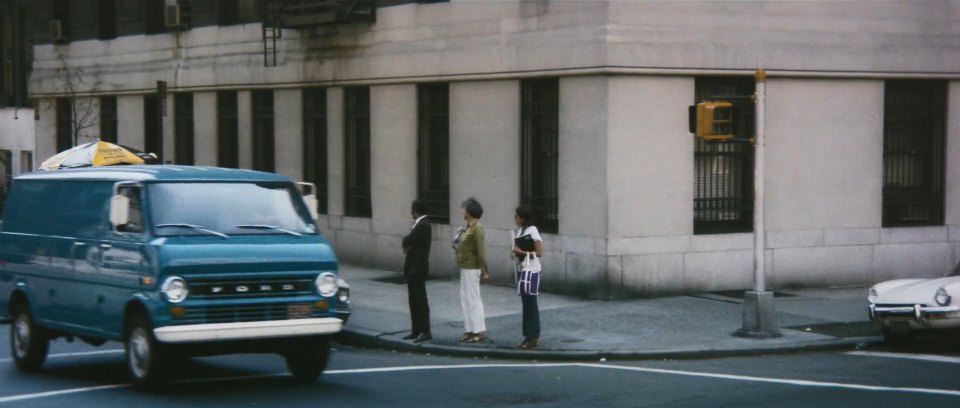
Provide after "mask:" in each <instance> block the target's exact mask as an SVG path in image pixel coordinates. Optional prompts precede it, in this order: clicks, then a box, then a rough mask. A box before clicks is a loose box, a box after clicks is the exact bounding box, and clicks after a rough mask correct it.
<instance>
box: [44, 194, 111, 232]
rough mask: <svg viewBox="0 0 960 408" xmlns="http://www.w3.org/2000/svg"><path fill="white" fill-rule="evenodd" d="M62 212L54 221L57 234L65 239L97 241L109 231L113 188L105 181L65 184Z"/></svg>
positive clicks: (56, 215)
mask: <svg viewBox="0 0 960 408" xmlns="http://www.w3.org/2000/svg"><path fill="white" fill-rule="evenodd" d="M62 184H63V191H62V192H61V194H60V200H59V201H58V202H59V206H60V208H59V209H58V210H57V212H56V213H54V214H53V215H52V217H51V221H53V222H54V224H55V225H56V227H54V232H55V233H57V234H60V235H63V236H72V237H85V238H97V237H99V236H101V235H102V234H103V232H104V231H106V229H107V224H108V220H107V218H108V217H106V215H107V214H109V212H110V208H109V206H110V195H111V194H112V186H111V184H110V183H105V182H102V181H79V180H76V181H67V182H63V183H62Z"/></svg>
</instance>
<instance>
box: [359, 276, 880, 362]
mask: <svg viewBox="0 0 960 408" xmlns="http://www.w3.org/2000/svg"><path fill="white" fill-rule="evenodd" d="M401 276H402V274H401V273H400V272H393V271H382V270H373V269H365V268H359V267H353V266H346V265H345V266H342V269H341V277H343V278H344V279H345V280H346V281H347V282H348V283H349V284H350V288H351V294H352V296H351V307H352V308H353V314H352V316H351V317H350V320H349V321H348V322H347V325H346V326H345V329H344V332H343V333H342V334H341V336H340V341H342V342H345V343H347V344H354V345H360V346H367V347H381V348H386V349H391V350H398V351H416V352H422V353H435V354H444V355H458V356H475V357H494V358H521V359H541V360H563V359H567V360H570V359H574V360H585V359H599V358H612V359H615V358H620V359H653V358H697V357H718V356H732V355H751V354H765V353H778V352H791V351H802V350H814V349H828V348H842V347H850V348H854V347H857V346H858V345H861V344H871V343H878V342H880V341H882V337H881V336H880V332H879V330H878V329H877V328H876V327H874V326H873V325H872V323H870V322H869V321H868V317H867V313H866V310H865V304H866V292H867V288H866V287H850V288H828V289H800V290H785V291H783V292H777V294H776V297H775V308H776V312H777V319H778V320H777V321H778V323H779V327H780V330H781V332H782V333H783V336H781V337H778V338H773V339H748V338H740V337H735V336H733V335H732V333H733V332H735V331H736V330H737V329H739V328H740V327H741V326H742V324H743V323H742V313H743V306H742V303H741V302H742V299H738V297H740V298H742V295H743V292H742V291H731V292H723V293H720V292H717V293H705V294H697V295H687V296H675V297H664V298H656V299H629V300H612V301H603V300H586V299H581V298H574V297H568V296H559V295H551V294H546V293H542V294H541V295H540V299H539V302H540V320H541V327H542V329H541V332H542V333H541V336H540V345H539V347H538V348H537V349H535V350H519V349H517V348H516V346H517V344H519V342H520V340H521V332H520V327H521V314H520V313H521V306H520V299H519V297H517V295H516V291H515V289H514V288H512V287H504V286H492V285H483V286H482V287H481V293H482V296H483V303H484V307H485V309H486V323H487V337H488V340H486V341H483V342H480V343H473V344H467V343H458V342H457V339H458V338H459V337H460V335H461V334H462V333H463V320H462V317H461V313H460V298H459V284H460V282H459V280H445V279H443V280H429V281H427V293H428V296H429V300H430V320H431V327H432V330H433V340H432V341H429V342H425V343H421V344H414V343H412V342H410V341H405V340H403V339H402V337H403V336H406V335H407V334H409V330H410V317H409V312H408V308H407V291H406V285H405V284H402V282H403V281H402V280H401Z"/></svg>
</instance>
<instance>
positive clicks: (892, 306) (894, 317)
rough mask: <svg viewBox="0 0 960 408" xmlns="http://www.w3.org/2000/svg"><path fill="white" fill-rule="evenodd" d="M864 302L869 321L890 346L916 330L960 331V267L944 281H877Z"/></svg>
mask: <svg viewBox="0 0 960 408" xmlns="http://www.w3.org/2000/svg"><path fill="white" fill-rule="evenodd" d="M867 300H868V301H869V302H870V306H869V307H868V308H869V312H870V320H873V321H874V322H876V323H877V324H878V325H879V326H880V329H881V331H882V332H883V336H884V338H885V339H886V340H887V342H888V343H891V344H893V345H900V344H903V343H904V342H905V341H907V340H909V338H910V336H911V334H914V333H916V332H918V331H927V330H949V329H956V328H960V264H957V266H956V267H955V268H954V269H953V273H951V274H950V275H949V276H947V277H944V278H936V279H896V280H890V281H886V282H880V283H878V284H876V285H874V286H873V287H872V288H870V292H869V294H868V295H867Z"/></svg>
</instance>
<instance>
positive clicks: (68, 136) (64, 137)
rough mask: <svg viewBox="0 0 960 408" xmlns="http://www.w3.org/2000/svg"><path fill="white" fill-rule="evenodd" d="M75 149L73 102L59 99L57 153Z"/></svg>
mask: <svg viewBox="0 0 960 408" xmlns="http://www.w3.org/2000/svg"><path fill="white" fill-rule="evenodd" d="M71 147H73V101H72V100H70V99H68V98H57V151H58V152H62V151H64V150H67V149H69V148H71Z"/></svg>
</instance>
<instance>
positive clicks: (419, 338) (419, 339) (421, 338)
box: [413, 333, 433, 343]
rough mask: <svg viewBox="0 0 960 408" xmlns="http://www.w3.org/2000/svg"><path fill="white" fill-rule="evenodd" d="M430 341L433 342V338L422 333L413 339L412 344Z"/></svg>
mask: <svg viewBox="0 0 960 408" xmlns="http://www.w3.org/2000/svg"><path fill="white" fill-rule="evenodd" d="M430 340H433V336H431V335H430V334H429V333H423V334H421V335H419V336H417V338H415V339H413V342H414V343H423V342H425V341H430Z"/></svg>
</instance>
